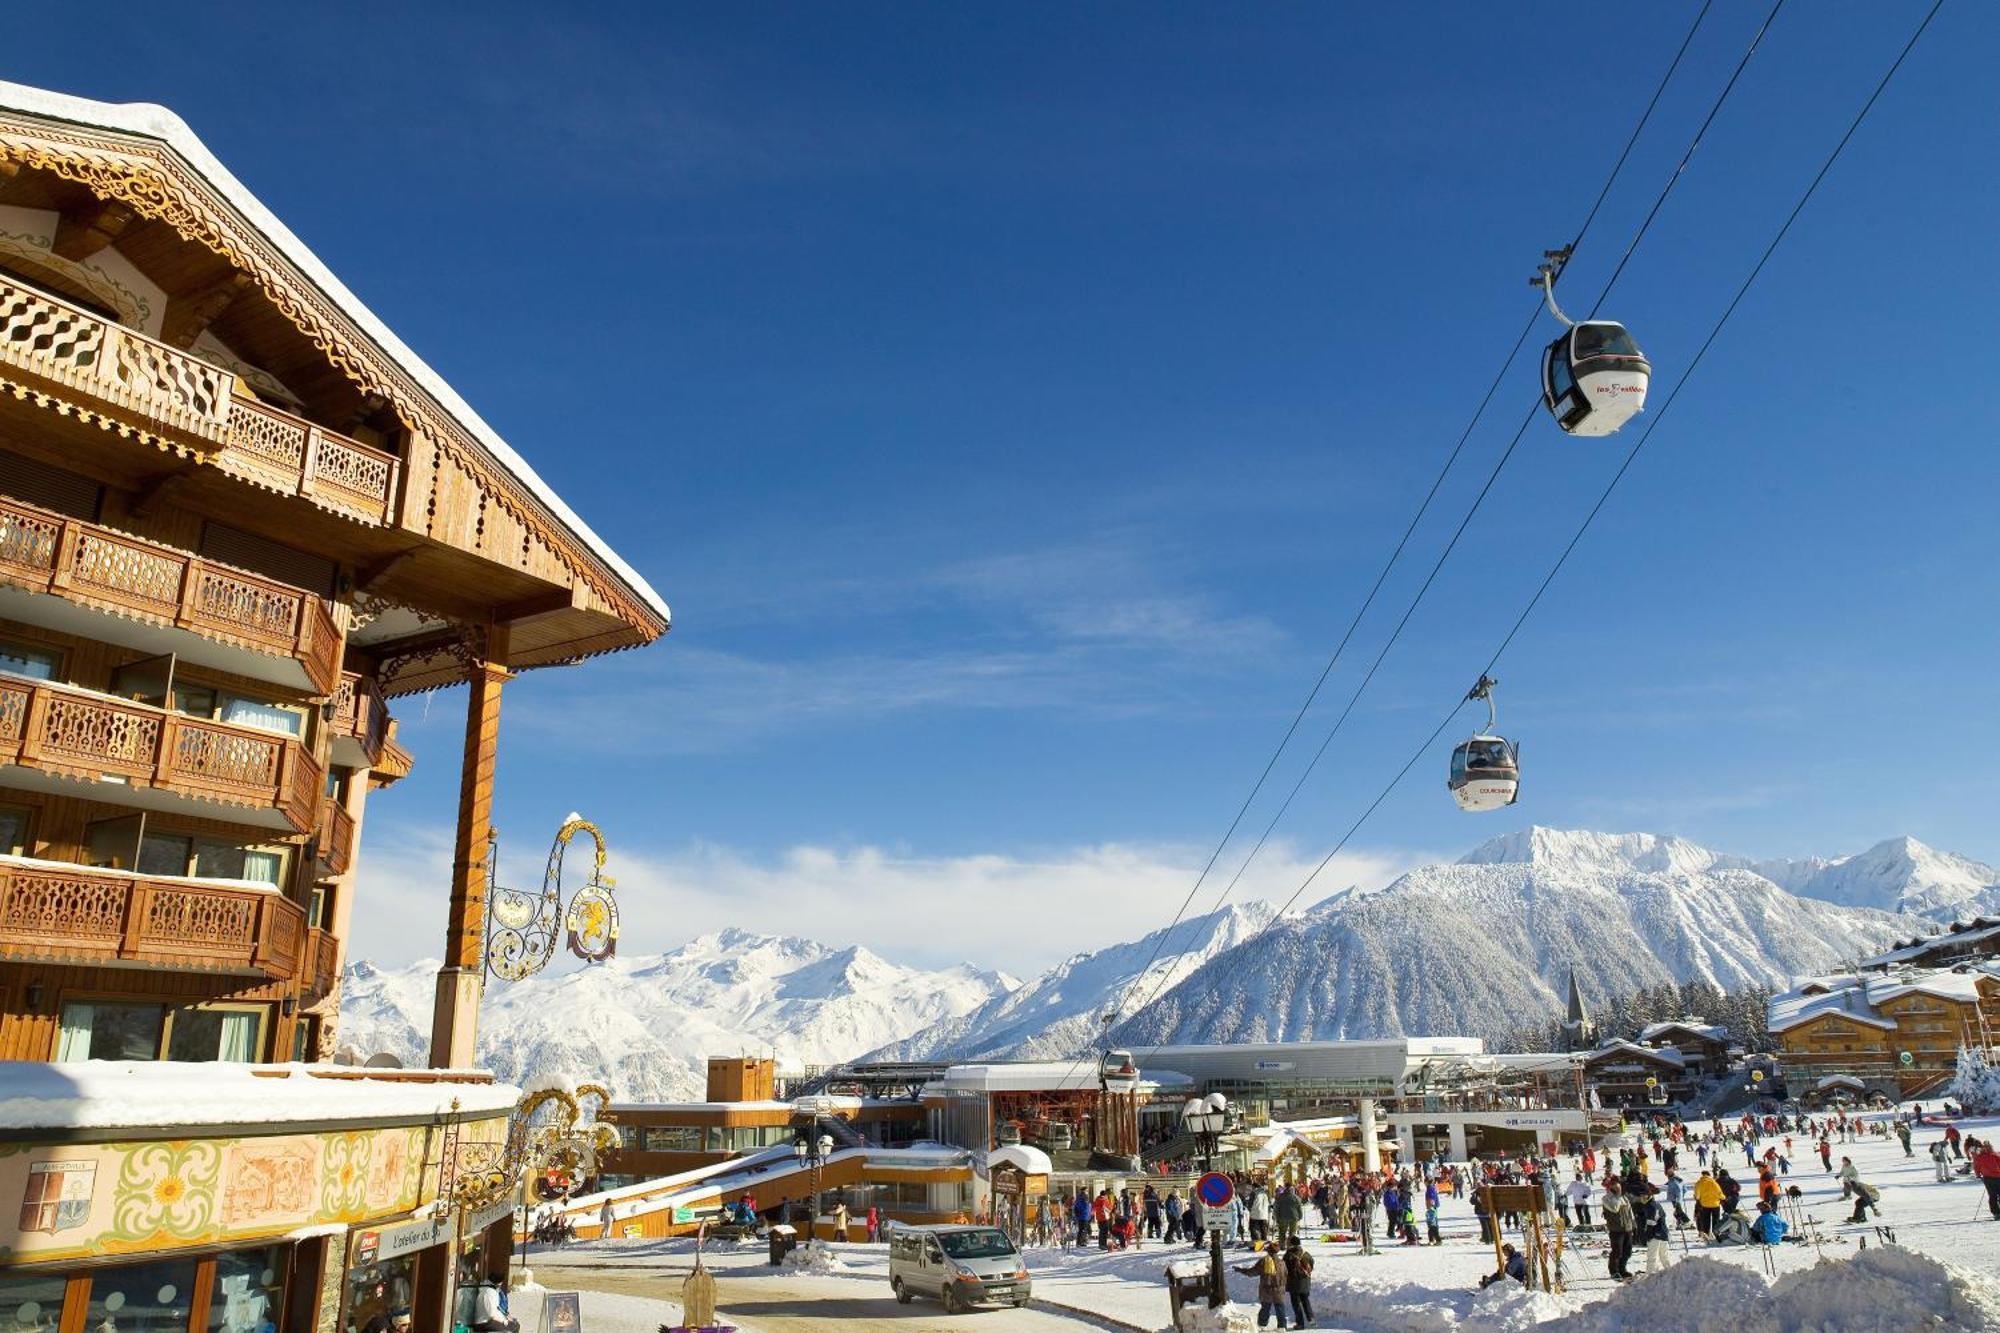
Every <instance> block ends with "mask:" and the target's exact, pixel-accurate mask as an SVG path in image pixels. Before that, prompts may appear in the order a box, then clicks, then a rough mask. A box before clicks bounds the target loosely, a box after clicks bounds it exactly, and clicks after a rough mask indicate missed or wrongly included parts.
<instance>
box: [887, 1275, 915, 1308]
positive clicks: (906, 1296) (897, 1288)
mask: <svg viewBox="0 0 2000 1333" xmlns="http://www.w3.org/2000/svg"><path fill="white" fill-rule="evenodd" d="M889 1286H890V1288H891V1290H893V1291H894V1292H895V1293H896V1303H897V1304H898V1305H908V1304H909V1303H910V1289H909V1288H908V1287H906V1286H904V1285H903V1279H901V1278H899V1277H898V1278H891V1279H890V1280H889Z"/></svg>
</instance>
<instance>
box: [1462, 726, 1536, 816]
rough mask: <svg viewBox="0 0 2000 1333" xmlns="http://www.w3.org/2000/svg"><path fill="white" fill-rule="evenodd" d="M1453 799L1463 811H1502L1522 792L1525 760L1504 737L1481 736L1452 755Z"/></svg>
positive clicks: (1472, 739) (1471, 740)
mask: <svg viewBox="0 0 2000 1333" xmlns="http://www.w3.org/2000/svg"><path fill="white" fill-rule="evenodd" d="M1450 787H1451V796H1452V799H1453V800H1455V801H1457V802H1458V808H1459V809H1461V810H1472V811H1479V810H1499V809H1502V808H1503V807H1505V806H1510V805H1512V804H1514V801H1515V798H1516V797H1517V796H1519V794H1520V790H1521V761H1520V757H1519V754H1518V753H1517V752H1516V750H1515V748H1514V744H1513V742H1511V741H1509V740H1508V739H1507V738H1506V737H1504V736H1491V735H1479V736H1474V737H1472V738H1471V739H1470V740H1466V741H1461V742H1459V745H1458V748H1457V749H1455V750H1453V751H1452V752H1451V778H1450Z"/></svg>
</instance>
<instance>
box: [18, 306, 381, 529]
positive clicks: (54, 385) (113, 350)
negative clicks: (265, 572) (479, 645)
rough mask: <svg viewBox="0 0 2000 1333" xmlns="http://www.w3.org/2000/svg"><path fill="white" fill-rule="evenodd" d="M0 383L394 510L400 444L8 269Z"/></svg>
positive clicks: (344, 503)
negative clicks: (278, 403) (304, 413)
mask: <svg viewBox="0 0 2000 1333" xmlns="http://www.w3.org/2000/svg"><path fill="white" fill-rule="evenodd" d="M0 382H5V383H7V384H11V385H13V386H15V387H16V388H17V389H18V390H19V391H20V392H21V393H23V394H24V395H26V396H31V397H33V398H35V399H37V400H39V401H42V402H45V403H48V404H49V405H51V406H54V407H57V408H58V409H60V410H63V411H67V412H72V413H75V414H77V415H80V416H83V417H85V418H86V419H95V420H101V421H102V422H103V423H104V424H106V425H109V426H112V427H114V428H116V429H117V430H118V431H119V432H120V433H136V434H138V435H140V436H141V437H143V438H146V439H151V440H159V441H161V442H164V443H166V444H169V445H172V446H174V447H177V448H181V449H186V450H189V451H191V452H194V453H196V454H199V455H201V456H202V457H203V458H205V459H207V460H208V461H209V462H212V463H214V464H215V465H216V466H217V467H220V468H221V469H222V470H223V471H225V472H228V473H230V474H231V475H233V476H236V477H240V478H242V479H243V480H245V481H248V482H251V483H252V484H254V485H258V486H262V487H265V488H266V489H269V490H274V491H278V492H279V493H281V494H284V495H296V496H300V497H302V498H304V499H307V500H310V501H311V502H312V503H314V504H316V505H318V506H319V507H320V508H322V509H327V510H331V511H332V512H334V513H336V514H343V515H345V516H347V517H348V518H352V519H356V520H359V521H360V522H363V523H369V524H375V525H383V524H388V523H390V522H391V521H392V520H393V517H394V515H393V512H392V511H393V509H394V507H395V503H396V473H397V459H396V456H395V455H394V454H389V453H385V452H383V451H382V450H380V449H375V448H371V447H370V446H368V445H365V444H363V443H361V441H359V440H353V439H349V438H348V437H347V436H345V435H341V434H338V433H337V432H334V431H330V430H326V429H324V428H322V427H320V426H317V425H315V424H313V423H312V422H310V421H307V420H305V419H304V418H303V417H296V416H293V415H292V414H291V413H289V412H285V411H282V410H280V409H278V408H275V407H272V406H271V405H269V404H268V403H262V402H258V401H257V400H255V399H253V398H249V397H245V396H241V395H239V394H238V393H237V392H236V388H235V376H234V375H232V374H231V373H230V372H229V371H227V370H224V369H222V368H221V367H219V366H215V365H211V364H210V363H209V362H207V361H204V360H202V359H201V358H200V357H198V356H195V355H193V354H191V353H188V352H184V351H182V350H181V349H179V348H177V347H173V346H170V345H169V344H167V343H163V342H161V341H159V340H158V339H156V338H149V337H147V336H146V335H145V334H143V333H139V332H137V331H136V330H133V329H128V328H126V327H124V326H123V325H121V324H116V323H113V322H111V321H110V320H106V319H102V318H100V317H98V316H97V315H93V314H91V313H90V312H89V311H87V310H83V309H80V308H79V307H77V306H73V305H71V304H70V303H69V302H67V301H64V300H62V299H61V298H60V297H56V296H51V295H49V294H48V293H47V292H44V291H40V290H38V289H36V288H34V287H30V286H28V285H27V284H26V283H23V282H21V281H20V280H19V279H16V278H12V277H0Z"/></svg>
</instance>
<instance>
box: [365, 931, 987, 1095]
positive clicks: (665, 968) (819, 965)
mask: <svg viewBox="0 0 2000 1333" xmlns="http://www.w3.org/2000/svg"><path fill="white" fill-rule="evenodd" d="M437 966H438V965H437V963H436V962H435V961H424V962H418V963H413V964H411V965H410V966H409V967H406V968H402V969H400V970H397V971H385V970H383V969H380V968H377V967H375V966H373V965H372V964H369V963H366V962H359V963H355V964H352V965H351V966H349V967H348V968H347V970H346V974H345V977H344V978H343V982H342V999H341V1014H340V1043H341V1045H343V1046H352V1047H354V1048H356V1049H357V1050H359V1051H361V1052H363V1053H364V1054H373V1053H374V1052H377V1051H389V1052H392V1053H394V1054H396V1055H398V1056H400V1057H402V1058H403V1059H404V1060H405V1061H406V1062H408V1061H412V1060H414V1061H416V1062H417V1063H421V1062H422V1058H423V1055H424V1051H425V1047H426V1046H427V1044H428V1042H429V1036H430V1012H431V1002H432V996H433V992H434V990H435V986H436V976H437ZM1019 985H1020V983H1019V982H1018V981H1017V980H1015V979H1014V978H1013V977H1010V976H1007V975H1006V974H1005V973H1000V972H984V971H980V970H978V969H975V968H973V967H970V966H960V967H954V968H948V969H945V970H943V971H937V972H925V971H920V970H918V969H915V968H909V967H903V966H899V965H898V964H895V963H891V962H887V961H885V960H884V959H882V958H879V957H877V956H876V955H874V954H872V953H870V952H869V951H868V950H866V949H862V948H847V949H832V948H829V947H827V946H826V945H823V944H818V943H815V942H813V941H811V940H803V939H796V938H792V937H788V936H776V935H757V934H752V933H750V932H748V931H742V930H724V931H720V932H717V933H715V934H710V935H704V936H702V937H700V938H699V939H696V940H692V941H690V942H689V943H687V944H685V945H683V946H681V947H680V948H678V949H674V950H672V951H670V952H668V953H665V954H659V955H655V956H653V957H636V958H616V959H613V960H612V961H611V962H609V963H606V964H604V965H602V966H599V967H592V968H586V969H584V970H582V971H576V972H565V973H555V974H551V973H542V974H541V975H538V976H535V977H531V978H529V979H528V980H526V981H519V982H511V983H510V982H495V983H492V984H491V985H489V987H488V988H487V991H486V998H485V1001H484V1003H483V1004H482V1005H481V1006H480V1014H479V1019H480V1022H479V1027H480V1032H479V1056H480V1062H481V1063H482V1064H484V1065H487V1066H489V1067H491V1068H492V1069H493V1070H494V1071H495V1072H496V1073H498V1074H499V1075H500V1076H501V1077H503V1078H507V1079H511V1080H514V1081H522V1080H525V1079H530V1078H533V1077H535V1076H538V1075H552V1074H555V1075H567V1076H569V1077H572V1078H585V1077H591V1078H598V1077H607V1076H608V1078H609V1081H610V1086H611V1087H612V1088H613V1090H614V1091H615V1092H616V1093H617V1095H618V1096H620V1097H621V1098H622V1097H629V1098H634V1099H640V1100H669V1101H670V1100H688V1099H695V1100H698V1099H699V1098H700V1097H701V1096H702V1092H703V1082H704V1073H705V1070H706V1061H707V1058H708V1057H709V1056H711V1055H732V1054H738V1053H746V1052H747V1053H758V1054H775V1055H776V1056H777V1058H778V1063H779V1065H780V1066H781V1067H791V1068H798V1067H800V1066H803V1065H816V1064H832V1063H835V1062H838V1061H840V1060H845V1059H850V1058H852V1057H853V1056H855V1055H857V1054H859V1053H860V1052H862V1051H866V1050H870V1049H873V1048H875V1047H877V1046H882V1045H885V1044H887V1043H889V1042H892V1041H895V1040H898V1039H900V1038H902V1037H905V1036H908V1035H909V1034H911V1033H913V1032H916V1031H919V1030H922V1029H925V1028H929V1027H932V1026H934V1025H936V1024H939V1023H948V1022H950V1021H951V1020H953V1019H956V1018H958V1017H959V1016H961V1015H963V1014H966V1013H969V1012H971V1011H974V1010H977V1009H979V1008H980V1007H981V1006H983V1005H985V1004H987V1003H988V1002H989V1001H991V1000H993V999H995V998H996V997H999V996H1004V995H1006V994H1008V993H1009V992H1011V991H1012V990H1014V989H1015V988H1016V987H1018V986H1019Z"/></svg>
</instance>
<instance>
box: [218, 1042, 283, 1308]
mask: <svg viewBox="0 0 2000 1333" xmlns="http://www.w3.org/2000/svg"><path fill="white" fill-rule="evenodd" d="M299 1026H301V1027H304V1026H305V1025H304V1024H303V1023H301V1024H300V1025H299ZM290 1250H291V1247H290V1246H288V1245H260V1246H258V1247H256V1248H255V1249H249V1250H231V1251H230V1252H228V1253H227V1254H218V1255H217V1256H215V1281H214V1291H213V1294H211V1295H210V1296H209V1298H208V1333H255V1330H257V1329H260V1328H276V1327H277V1325H278V1321H279V1319H280V1317H281V1316H282V1314H283V1311H284V1300H285V1271H286V1269H287V1267H288V1263H287V1261H288V1260H289V1259H290V1257H291V1256H290Z"/></svg>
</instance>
